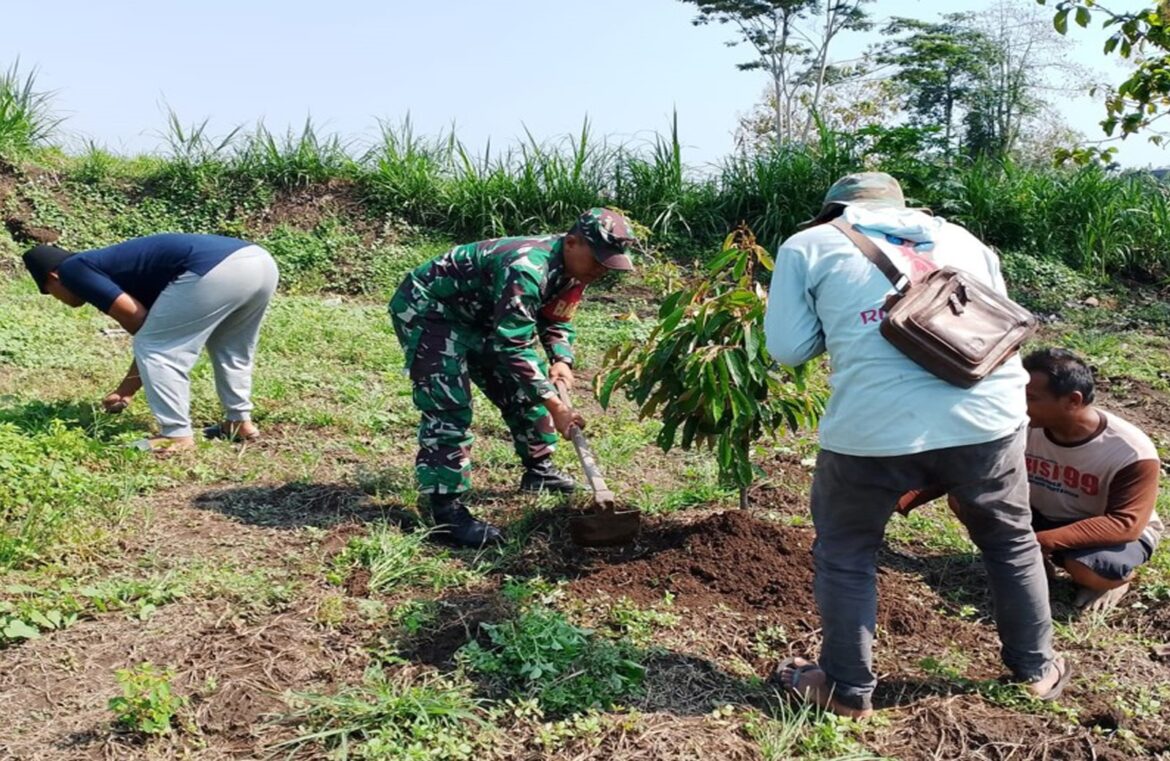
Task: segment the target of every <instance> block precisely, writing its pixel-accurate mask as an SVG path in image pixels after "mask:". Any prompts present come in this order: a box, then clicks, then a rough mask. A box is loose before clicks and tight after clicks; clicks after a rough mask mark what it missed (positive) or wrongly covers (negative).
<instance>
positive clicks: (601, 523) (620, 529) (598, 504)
mask: <svg viewBox="0 0 1170 761" xmlns="http://www.w3.org/2000/svg"><path fill="white" fill-rule="evenodd" d="M557 393H558V394H559V395H560V397H561V402H563V403H564V404H565V406H567V407H571V406H572V405H571V404H570V403H569V390H568V388H567V387H566V386H565V384H564V383H560V382H558V383H557ZM569 438H570V439H572V440H573V447H574V448H575V449H576V450H577V457H578V459H580V460H581V470H583V471H585V480H586V481H588V482H589V489H590V490H591V491H592V492H593V506H592V510H591V511H590V512H588V513H586V514H584V515H574V516H573V517H572V518H570V519H569V536H571V537H572V539H573V541H574V542H576V543H577V544H579V545H581V546H583V547H609V546H613V545H619V544H629V543H630V542H632V541H633V540H634V537H636V536H637V535H638V529H639V528H640V527H641V524H642V513H641V512H639V511H638V510H618V509H617V500H616V499H614V496H613V492H612V491H610V490H609V487H608V486H606V485H605V479H604V478H602V476H601V470H600V468H598V467H597V458H595V457H594V456H593V450H592V449H591V448H590V447H589V441H588V440H587V439H586V438H585V434H584V433H582V432H581V429H580V428H578V427H577V426H573V427H572V428H570V429H569Z"/></svg>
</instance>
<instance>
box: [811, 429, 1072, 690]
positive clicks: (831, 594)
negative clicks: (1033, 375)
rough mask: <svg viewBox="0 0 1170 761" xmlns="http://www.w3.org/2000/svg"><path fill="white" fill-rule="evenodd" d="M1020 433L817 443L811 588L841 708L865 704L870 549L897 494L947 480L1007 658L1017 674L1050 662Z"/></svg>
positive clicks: (873, 589) (1044, 586)
mask: <svg viewBox="0 0 1170 761" xmlns="http://www.w3.org/2000/svg"><path fill="white" fill-rule="evenodd" d="M1026 436H1027V430H1026V429H1025V428H1022V427H1021V428H1020V430H1019V431H1017V432H1016V433H1014V434H1012V435H1010V436H1007V437H1005V438H1003V439H999V440H997V441H992V442H989V443H986V444H974V445H970V446H962V447H951V448H948V449H936V450H933V451H929V452H920V453H918V454H912V455H902V456H897V457H853V456H850V455H843V454H838V453H835V452H828V451H824V450H822V451H821V453H820V455H819V456H818V457H817V469H816V474H815V476H814V478H813V487H812V516H813V523H814V524H815V525H816V530H817V537H816V542H815V543H814V544H813V558H814V561H815V565H816V579H815V582H814V589H815V592H816V599H817V606H818V607H819V608H820V612H821V624H822V627H823V634H824V643H823V645H822V647H821V654H820V658H819V664H820V666H821V668H822V669H824V671H825V674H826V676H827V677H828V679H829V685H830V686H831V687H832V688H833V690H834V695H835V697H836V698H837V699H838V700H839V701H840V702H841V703H843V704H844V705H847V706H850V707H852V708H858V709H864V708H869V707H870V705H871V698H872V695H873V691H874V688H875V687H876V686H877V676H876V675H875V674H874V672H873V637H874V628H875V626H876V619H877V567H876V564H877V551H878V548H879V547H880V546H881V543H882V537H883V536H884V534H885V529H886V522H887V521H889V519H890V516H891V515H892V514H893V511H894V505H895V503H896V502H897V500H898V498H899V497H901V496H902V495H903V494H904V493H906V492H907V491H909V490H910V489H921V488H924V487H926V486H928V485H937V486H942V487H944V488H945V489H946V490H947V492H948V493H950V495H951V496H953V497H954V498H955V499H956V500H958V502H959V504H960V505H962V507H963V510H962V516H961V519H962V521H963V523H964V524H965V525H966V527H967V531H968V532H969V533H970V536H971V541H973V542H974V543H975V544H976V546H978V547H979V549H980V550H981V551H982V553H983V564H984V566H985V567H986V568H987V576H988V579H989V582H990V585H991V595H992V600H993V602H994V605H995V622H996V626H997V628H998V630H999V639H1000V642H1001V643H1002V651H1001V654H1002V657H1003V661H1004V664H1005V665H1006V666H1007V667H1008V669H1010V670H1011V671H1012V673H1013V674H1014V675H1015V676H1016V677H1018V678H1020V679H1022V680H1024V681H1031V680H1034V679H1037V678H1040V677H1041V676H1042V675H1043V674H1044V673H1045V672H1046V670H1047V668H1048V664H1049V663H1050V662H1051V661H1052V659H1053V657H1054V656H1053V650H1052V615H1051V612H1050V610H1049V607H1048V582H1047V580H1046V578H1045V575H1044V564H1043V560H1042V557H1041V554H1040V545H1039V544H1038V543H1037V542H1036V535H1035V534H1034V533H1033V532H1032V511H1031V509H1030V507H1029V505H1028V476H1027V471H1026V469H1025V464H1024V441H1025V438H1026Z"/></svg>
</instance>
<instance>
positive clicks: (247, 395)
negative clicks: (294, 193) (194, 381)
mask: <svg viewBox="0 0 1170 761" xmlns="http://www.w3.org/2000/svg"><path fill="white" fill-rule="evenodd" d="M24 264H25V267H27V268H28V271H29V273H30V274H31V275H32V277H33V280H35V281H36V284H37V287H38V288H39V289H40V291H41V293H44V294H51V295H52V296H54V297H55V298H56V299H57V300H58V301H61V302H63V303H65V304H68V305H69V306H72V307H79V306H82V305H83V304H86V303H89V304H92V305H94V306H95V307H97V308H98V309H99V310H101V311H102V312H105V313H106V314H108V315H110V317H112V318H114V320H115V321H116V322H117V323H118V324H119V325H121V326H122V327H123V328H125V330H126V332H128V333H130V334H131V335H132V336H134V362H133V363H132V364H131V365H130V369H129V371H128V372H127V373H126V377H125V378H124V379H123V380H122V382H121V384H119V386H118V388H116V389H115V390H114V391H113V393H111V394H109V395H108V396H106V398H105V399H104V400H103V402H102V404H103V406H104V407H105V408H106V410H107V411H109V412H121V411H122V410H123V409H125V407H126V406H127V405H128V404H129V403H130V399H131V397H133V396H134V394H135V393H136V392H137V391H138V390H139V389H140V388H142V389H144V390H145V392H146V401H147V404H149V405H150V411H151V412H152V413H154V416H155V418H156V419H157V420H158V424H159V429H160V434H161V435H160V436H157V437H154V438H151V439H146V440H145V444H146V445H147V447H146V448H149V449H156V450H160V451H173V450H176V449H187V448H190V447H192V446H194V441H195V439H194V431H193V429H192V427H191V419H190V377H189V374H190V372H191V368H192V367H193V366H194V364H195V360H196V359H198V358H199V354H200V352H201V351H202V349H203V347H204V346H207V348H208V352H209V354H210V355H211V365H212V369H213V371H214V373H215V388H216V392H217V393H218V395H219V398H220V402H221V403H222V404H223V408H224V415H225V417H224V420H223V421H222V422H221V423H219V424H217V425H213V426H211V427H210V428H205V429H204V430H203V433H204V435H206V436H209V437H220V438H239V439H254V438H256V437H257V436H258V431H257V430H256V428H255V427H254V426H253V425H252V422H251V410H252V400H251V391H252V360H253V356H254V355H255V352H256V342H257V340H258V337H259V334H260V323H261V321H262V320H263V318H264V312H265V310H266V309H267V308H268V302H269V301H270V300H271V298H272V294H273V292H274V291H275V290H276V284H277V279H278V274H277V269H276V262H275V261H273V259H272V256H271V255H270V254H269V253H268V252H267V251H265V250H264V249H263V248H261V247H260V246H257V245H254V244H252V243H249V242H248V241H244V240H238V239H236V238H227V237H224V236H221V235H187V234H182V233H163V234H159V235H148V236H146V237H144V238H134V239H131V240H128V241H125V242H123V243H118V244H115V245H113V246H109V247H107V248H100V249H95V250H93V251H83V252H81V253H77V254H74V253H71V252H69V251H66V250H64V249H61V248H57V247H55V246H47V245H41V246H36V247H35V248H33V249H31V250H30V251H28V252H27V253H25V255H24Z"/></svg>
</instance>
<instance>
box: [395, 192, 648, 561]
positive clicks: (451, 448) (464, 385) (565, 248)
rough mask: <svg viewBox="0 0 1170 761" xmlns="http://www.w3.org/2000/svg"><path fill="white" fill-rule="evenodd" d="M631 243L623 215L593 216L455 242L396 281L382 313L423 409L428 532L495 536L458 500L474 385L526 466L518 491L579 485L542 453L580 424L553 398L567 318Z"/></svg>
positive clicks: (469, 539)
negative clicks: (550, 231)
mask: <svg viewBox="0 0 1170 761" xmlns="http://www.w3.org/2000/svg"><path fill="white" fill-rule="evenodd" d="M635 243H636V241H635V238H634V234H633V232H632V231H631V229H630V225H629V222H627V221H626V219H625V218H624V217H622V215H621V214H618V213H617V212H615V211H612V210H610V209H601V208H595V209H589V210H588V211H586V212H584V213H583V214H581V216H580V217H579V218H578V219H577V222H576V224H574V225H573V227H572V229H571V230H569V232H568V233H567V234H563V235H548V236H541V237H516V238H499V239H495V240H486V241H480V242H478V243H468V244H466V245H462V246H456V247H455V248H453V249H451V250H450V251H448V252H447V253H445V254H442V255H440V256H438V257H436V258H434V259H432V260H431V261H429V262H426V263H425V264H422V265H421V266H419V267H418V268H417V269H415V270H414V271H412V272H411V273H410V274H408V275H407V276H406V278H405V279H404V280H403V282H402V285H401V286H399V288H398V290H397V292H396V293H395V294H394V297H393V298H392V299H391V301H390V317H391V319H392V321H393V323H394V331H395V333H396V334H397V335H398V340H399V342H400V343H401V344H402V348H403V351H404V353H405V364H406V370H407V372H408V374H409V375H410V378H411V381H412V385H413V399H414V404H415V406H416V407H417V408H418V410H419V412H420V413H422V419H421V422H420V424H419V433H418V441H419V451H418V456H417V457H416V459H415V475H416V478H417V480H418V485H419V492H420V493H421V494H424V495H426V496H427V499H428V502H429V509H430V513H431V517H432V519H433V520H434V522H435V526H436V533H437V535H438V536H440V537H442V538H445V539H448V540H449V541H451V542H453V543H455V544H458V545H463V546H473V547H478V546H481V545H484V544H488V543H493V542H498V541H500V540H501V538H502V535H501V533H500V531H499V530H498V529H497V528H495V527H494V526H492V525H490V524H488V523H486V522H484V521H480V520H477V519H475V518H473V517H472V515H471V513H470V512H469V511H468V509H467V507H466V505H464V504H463V499H462V498H463V495H464V494H465V493H466V492H467V491H468V489H470V488H471V479H470V473H471V442H472V436H471V433H470V432H469V428H470V426H471V384H472V383H475V385H476V386H478V387H479V388H480V389H481V390H482V391H483V392H484V395H485V396H487V398H488V399H489V400H490V401H491V402H492V404H494V405H495V406H496V407H498V408H499V410H500V412H501V413H502V415H503V417H504V422H505V423H506V424H507V426H508V430H509V431H510V433H511V436H512V444H513V448H514V449H515V451H516V454H517V455H518V456H519V457H520V461H521V463H522V464H523V466H524V472H523V475H522V476H521V479H520V488H521V489H522V490H525V491H542V490H548V491H560V492H570V491H573V490H575V489H576V488H577V484H576V483H575V482H574V481H573V479H571V478H570V477H569V476H567V475H566V474H564V473H563V472H561V471H560V470H558V469H557V468H556V467H554V466H553V463H552V454H553V451H554V449H555V446H556V434H557V433H558V432H559V433H560V434H561V435H562V436H567V435H568V431H569V428H570V427H571V426H572V425H573V424H577V425H582V426H583V425H584V419H583V418H582V417H581V416H580V415H579V414H578V413H575V412H573V411H572V410H571V409H570V408H568V407H567V406H565V405H563V404H562V403H561V402H560V400H559V398H558V396H557V392H556V388H555V386H554V383H555V382H556V381H557V380H561V381H564V382H565V383H566V384H568V385H570V386H571V385H572V382H573V370H572V368H573V361H574V359H573V339H574V330H573V323H572V318H573V313H574V312H575V311H576V309H577V305H578V304H579V303H580V301H581V296H582V294H583V292H584V290H585V287H586V286H587V285H588V284H589V283H591V282H593V281H595V280H597V279H598V278H600V277H602V276H603V275H605V274H606V273H608V272H611V271H617V272H625V271H629V270H632V269H633V268H634V265H633V263H632V261H631V260H630V256H629V250H630V248H631V247H632V246H633V245H634V244H635ZM542 345H543V348H544V351H545V353H546V354H547V356H548V360H549V363H551V368H550V366H549V364H548V363H546V362H545V361H544V359H542V358H541V357H540V356H539V354H538V352H537V350H538V347H539V346H542Z"/></svg>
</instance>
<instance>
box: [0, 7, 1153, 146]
mask: <svg viewBox="0 0 1170 761" xmlns="http://www.w3.org/2000/svg"><path fill="white" fill-rule="evenodd" d="M1018 2H1020V3H1021V4H1028V5H1030V4H1031V3H1032V2H1033V0H1018ZM987 4H988V0H879V2H877V3H875V4H874V5H871V6H870V9H871V12H873V13H874V14H875V15H878V16H879V17H885V16H892V15H901V16H915V17H920V18H924V19H934V18H936V17H937V14H938V13H940V12H942V11H959V10H978V9H981V8H983V7H985V6H986V5H987ZM1114 4H1115V5H1118V7H1130V6H1134V5H1143V4H1145V3H1144V2H1141V0H1129V1H1125V0H1123V1H1122V2H1119V3H1114ZM5 5H6V6H7V7H5V9H4V30H5V34H4V35H3V41H0V65H4V66H6V65H7V64H8V63H10V62H11V61H12V60H14V59H15V58H17V57H19V58H20V61H21V65H22V69H26V70H27V69H28V68H29V67H31V66H34V65H35V66H36V67H37V68H38V70H39V77H38V82H39V84H40V85H41V86H43V87H44V88H47V89H53V90H56V91H57V94H56V101H55V103H56V106H57V108H58V109H59V111H61V112H62V113H63V114H65V115H67V116H68V120H67V121H66V123H65V125H64V126H65V128H66V129H67V130H68V131H69V132H70V133H71V134H72V135H74V136H77V137H79V138H82V139H93V140H95V141H96V142H97V143H98V144H99V145H105V146H107V147H109V148H112V149H114V150H119V151H123V152H140V151H149V150H154V149H156V148H158V147H159V146H160V145H161V139H160V137H159V135H160V133H161V131H162V130H163V128H164V126H165V105H164V104H169V105H170V106H171V107H173V108H174V109H175V110H176V111H177V113H178V114H179V115H180V117H181V118H182V119H183V120H184V121H186V122H194V121H199V120H202V119H203V118H204V117H210V119H211V125H212V129H213V131H215V132H219V133H223V132H226V131H227V130H229V129H230V128H232V127H233V126H235V125H237V124H248V125H250V124H253V123H254V122H255V121H256V120H257V119H258V118H263V119H264V120H265V123H266V124H267V125H268V126H269V127H270V128H274V129H281V130H283V129H284V127H286V126H287V125H289V124H293V125H299V124H300V123H301V122H303V120H304V118H305V116H306V115H307V114H311V115H312V116H313V119H314V121H315V122H317V124H318V126H323V127H324V128H325V130H326V131H329V132H337V133H340V134H342V135H343V136H346V137H351V138H355V139H358V140H362V139H365V140H369V139H370V138H372V137H373V135H374V134H375V133H376V125H377V120H378V119H379V118H386V119H390V120H392V121H397V120H399V119H401V118H402V117H403V116H405V115H406V114H407V113H409V114H410V115H411V117H412V118H413V121H414V123H415V126H416V130H417V131H419V132H422V133H426V134H436V133H438V132H440V131H441V130H444V129H446V128H448V127H450V125H451V124H452V123H453V122H454V123H455V125H456V127H457V132H458V134H459V136H460V137H461V138H463V139H464V140H465V142H467V143H468V144H469V145H471V146H473V147H476V148H479V147H482V145H483V144H484V142H485V141H486V140H487V138H488V137H489V136H490V137H491V139H492V141H493V144H494V145H502V144H506V143H508V142H510V141H512V140H514V139H515V138H516V137H517V136H519V135H522V134H523V126H524V125H527V127H528V128H529V129H530V130H531V131H532V132H533V133H534V134H535V135H536V136H537V137H539V138H548V137H553V136H556V135H559V134H564V133H568V132H574V131H576V130H578V129H579V128H580V126H581V122H582V119H583V118H584V116H585V115H586V114H588V116H589V118H590V119H591V120H592V122H593V125H594V128H595V131H596V134H599V135H602V134H604V135H611V136H613V137H614V138H615V139H630V138H635V139H636V138H637V137H639V136H646V135H648V134H649V133H652V132H654V131H656V130H657V131H666V130H668V128H669V124H670V115H671V112H672V110H675V109H677V111H678V117H679V125H680V131H681V135H682V139H683V142H684V144H686V146H687V152H686V154H685V155H684V158H685V159H686V160H687V161H688V163H692V164H701V163H703V162H706V161H713V160H716V159H718V158H719V157H721V156H723V155H725V154H726V153H727V152H728V151H729V150H730V149H731V146H732V138H731V135H732V131H733V130H734V127H735V123H736V116H737V114H739V113H743V112H745V111H747V110H748V109H750V108H751V106H752V104H753V103H754V102H756V101H757V100H759V98H760V95H761V93H762V91H763V89H764V86H765V84H766V80H765V79H764V78H763V75H761V74H755V73H744V72H740V71H737V70H736V69H735V64H736V63H737V62H739V61H742V60H744V58H745V55H746V51H745V50H744V49H743V48H728V47H727V46H725V45H724V42H725V41H726V40H728V39H730V37H731V30H730V29H728V28H726V27H719V26H710V27H694V26H692V24H691V23H690V21H691V18H692V17H693V15H694V13H693V10H692V8H693V6H689V5H684V4H683V3H681V2H678V0H592V1H591V2H584V3H582V2H569V1H568V0H492V1H485V2H473V1H472V0H429V2H421V1H415V2H408V1H407V0H385V1H384V2H376V1H375V0H332V2H325V3H322V2H305V0H287V1H286V2H279V3H278V2H274V1H265V2H259V1H257V0H232V1H231V2H229V1H228V0H202V1H200V2H159V1H158V0H155V1H154V2H144V1H142V0H133V1H131V0H107V1H106V2H93V1H92V0H88V1H86V0H57V1H56V2H47V1H44V0H42V2H39V3H19V4H18V3H6V4H5ZM1074 38H1075V39H1076V40H1077V43H1076V46H1077V47H1076V49H1075V51H1076V52H1075V57H1076V58H1077V59H1078V60H1079V61H1080V62H1082V63H1084V64H1086V65H1090V66H1093V67H1094V68H1097V69H1100V70H1101V71H1102V72H1103V73H1105V74H1106V75H1107V76H1109V77H1110V78H1112V79H1114V80H1116V79H1118V71H1119V70H1118V69H1117V68H1111V67H1109V66H1108V64H1107V62H1106V59H1105V58H1104V57H1103V56H1102V55H1101V54H1100V52H1099V51H1100V43H1101V39H1102V37H1101V35H1100V34H1099V33H1096V34H1089V33H1086V32H1085V31H1084V30H1079V29H1078V30H1077V33H1076V34H1074ZM875 39H876V36H874V35H869V36H867V37H865V38H863V39H859V40H854V41H852V42H850V43H848V44H847V45H845V46H843V48H842V52H843V53H844V52H847V51H849V50H850V49H854V50H857V49H860V48H861V47H862V46H863V45H864V44H865V43H868V42H872V41H874V40H875ZM1062 108H1063V110H1064V112H1065V114H1066V115H1067V116H1068V117H1069V119H1070V121H1071V122H1072V123H1073V124H1074V126H1076V127H1077V128H1079V129H1081V131H1083V132H1085V133H1086V134H1089V135H1091V136H1094V137H1095V136H1097V135H1098V133H1099V129H1098V127H1097V126H1096V122H1097V121H1098V120H1099V119H1100V118H1101V109H1100V107H1099V106H1097V105H1095V104H1093V103H1091V102H1089V101H1088V100H1087V99H1084V100H1081V101H1073V100H1067V102H1065V103H1064V104H1063V105H1062ZM1120 155H1121V158H1122V160H1123V162H1124V163H1127V164H1137V165H1145V164H1155V165H1161V164H1164V163H1170V156H1167V155H1166V153H1165V151H1164V150H1162V149H1159V148H1154V147H1153V146H1150V145H1148V144H1147V143H1146V142H1145V140H1144V139H1142V138H1138V139H1134V138H1131V139H1130V140H1128V141H1126V143H1125V144H1124V145H1123V147H1122V152H1121V154H1120Z"/></svg>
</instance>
